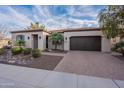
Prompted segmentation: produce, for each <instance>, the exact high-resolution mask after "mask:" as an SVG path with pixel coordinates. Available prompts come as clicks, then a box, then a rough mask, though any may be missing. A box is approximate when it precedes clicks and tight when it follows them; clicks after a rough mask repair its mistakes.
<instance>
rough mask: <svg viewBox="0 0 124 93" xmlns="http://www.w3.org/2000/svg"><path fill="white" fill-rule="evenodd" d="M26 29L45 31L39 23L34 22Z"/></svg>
mask: <svg viewBox="0 0 124 93" xmlns="http://www.w3.org/2000/svg"><path fill="white" fill-rule="evenodd" d="M27 29H32V30H35V29H41V30H45V26H44V25H43V24H40V23H39V22H35V23H31V24H30V26H29V27H27Z"/></svg>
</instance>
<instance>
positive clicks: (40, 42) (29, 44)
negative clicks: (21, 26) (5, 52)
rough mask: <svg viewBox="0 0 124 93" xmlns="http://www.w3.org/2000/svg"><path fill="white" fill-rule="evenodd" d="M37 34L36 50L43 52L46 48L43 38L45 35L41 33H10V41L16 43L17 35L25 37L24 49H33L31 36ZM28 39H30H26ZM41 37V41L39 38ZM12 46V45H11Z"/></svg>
mask: <svg viewBox="0 0 124 93" xmlns="http://www.w3.org/2000/svg"><path fill="white" fill-rule="evenodd" d="M33 34H37V35H38V48H39V49H41V50H44V49H45V48H46V46H45V45H46V44H45V38H46V34H43V32H23V33H12V41H13V42H15V41H16V36H17V35H24V36H25V47H26V48H33V38H32V35H33ZM28 37H29V38H30V39H28ZM39 37H41V39H40V38H39ZM13 45H14V43H13Z"/></svg>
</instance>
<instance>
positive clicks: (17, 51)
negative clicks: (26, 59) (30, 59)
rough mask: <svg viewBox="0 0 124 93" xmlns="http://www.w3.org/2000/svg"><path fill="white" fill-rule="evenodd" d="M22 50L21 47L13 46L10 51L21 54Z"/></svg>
mask: <svg viewBox="0 0 124 93" xmlns="http://www.w3.org/2000/svg"><path fill="white" fill-rule="evenodd" d="M22 51H23V48H21V47H14V48H12V49H11V52H12V54H13V55H17V54H21V53H22Z"/></svg>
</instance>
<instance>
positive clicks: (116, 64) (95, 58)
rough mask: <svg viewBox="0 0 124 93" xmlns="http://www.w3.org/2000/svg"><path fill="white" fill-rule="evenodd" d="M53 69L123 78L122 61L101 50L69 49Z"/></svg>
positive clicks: (123, 62)
mask: <svg viewBox="0 0 124 93" xmlns="http://www.w3.org/2000/svg"><path fill="white" fill-rule="evenodd" d="M54 70H55V71H60V72H69V73H75V74H81V75H89V76H98V77H104V78H111V79H119V80H124V61H122V60H120V59H118V58H116V57H114V56H111V54H107V53H101V52H88V51H70V52H68V53H67V54H66V56H65V57H64V58H63V59H62V61H61V62H60V63H59V64H58V65H57V67H56V68H55V69H54Z"/></svg>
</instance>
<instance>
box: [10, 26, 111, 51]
mask: <svg viewBox="0 0 124 93" xmlns="http://www.w3.org/2000/svg"><path fill="white" fill-rule="evenodd" d="M100 30H101V29H100V28H78V29H61V30H52V31H41V30H28V31H16V32H12V40H13V41H15V40H17V39H18V38H20V35H23V36H22V38H23V39H24V40H25V41H26V45H25V46H26V47H29V48H39V49H42V50H44V49H46V48H48V49H54V47H55V46H54V45H53V44H52V42H51V41H50V40H49V37H48V36H49V35H50V33H52V32H58V33H61V34H62V35H63V37H64V41H63V42H62V44H61V45H59V46H58V49H61V50H66V51H70V50H78V51H102V52H110V49H111V42H110V40H108V39H106V38H105V37H104V36H103V34H102V32H101V31H100ZM48 32H49V33H48Z"/></svg>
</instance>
